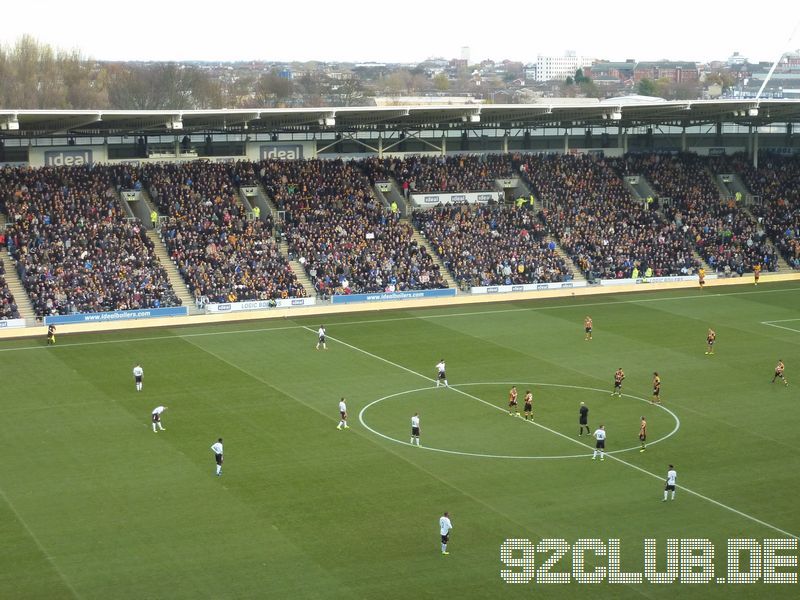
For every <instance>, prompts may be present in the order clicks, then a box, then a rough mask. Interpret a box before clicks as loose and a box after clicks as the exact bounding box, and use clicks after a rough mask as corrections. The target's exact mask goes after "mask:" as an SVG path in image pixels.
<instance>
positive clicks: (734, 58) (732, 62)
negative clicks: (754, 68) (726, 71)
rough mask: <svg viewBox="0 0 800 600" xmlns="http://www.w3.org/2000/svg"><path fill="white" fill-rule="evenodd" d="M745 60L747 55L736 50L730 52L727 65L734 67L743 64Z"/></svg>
mask: <svg viewBox="0 0 800 600" xmlns="http://www.w3.org/2000/svg"><path fill="white" fill-rule="evenodd" d="M746 62H747V57H746V56H742V55H741V54H739V53H738V52H734V53H733V54H731V55H730V56H729V57H728V62H727V64H728V66H729V67H736V66H738V65H743V64H745V63H746Z"/></svg>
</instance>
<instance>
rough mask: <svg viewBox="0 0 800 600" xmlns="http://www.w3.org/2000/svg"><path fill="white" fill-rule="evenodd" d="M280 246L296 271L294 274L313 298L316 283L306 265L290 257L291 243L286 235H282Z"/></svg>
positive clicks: (307, 294)
mask: <svg viewBox="0 0 800 600" xmlns="http://www.w3.org/2000/svg"><path fill="white" fill-rule="evenodd" d="M278 248H279V249H280V251H281V254H282V255H283V256H285V257H286V258H287V260H288V261H289V266H290V267H292V271H294V274H295V275H297V281H299V282H300V284H301V285H302V286H303V288H304V289H305V290H306V296H308V297H309V298H313V297H314V295H315V294H316V293H317V292H316V290H315V289H314V284H313V283H312V281H311V278H310V277H309V276H308V273H306V269H305V267H303V265H302V264H300V261H299V260H297V259H295V258H290V257H289V243H288V242H287V241H286V238H285V237H284V236H281V241H280V243H279V244H278Z"/></svg>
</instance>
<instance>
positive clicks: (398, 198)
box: [375, 177, 411, 217]
mask: <svg viewBox="0 0 800 600" xmlns="http://www.w3.org/2000/svg"><path fill="white" fill-rule="evenodd" d="M389 183H391V184H392V187H391V189H390V190H389V191H388V192H380V190H379V189H378V186H377V185H376V186H375V192H376V193H378V192H380V194H381V195H382V196H383V197H384V199H385V200H386V206H391V205H392V200H394V201H395V202H397V209H398V210H399V211H400V214H401V215H402V216H404V217H408V216H410V215H411V207H410V201H409V202H406V199H405V198H403V194H401V193H400V192H399V189H400V187H399V186H398V185H397V180H396V179H395V178H394V177H390V178H389Z"/></svg>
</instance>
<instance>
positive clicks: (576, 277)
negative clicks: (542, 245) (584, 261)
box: [544, 235, 586, 281]
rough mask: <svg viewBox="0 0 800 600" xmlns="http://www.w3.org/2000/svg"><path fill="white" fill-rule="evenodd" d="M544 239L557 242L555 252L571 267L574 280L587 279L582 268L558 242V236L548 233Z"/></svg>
mask: <svg viewBox="0 0 800 600" xmlns="http://www.w3.org/2000/svg"><path fill="white" fill-rule="evenodd" d="M544 241H546V242H547V243H550V242H554V243H555V245H556V249H555V253H556V255H557V256H558V257H559V258H560V259H561V260H563V261H564V262H565V263H566V264H567V266H568V267H569V269H570V271H571V272H572V280H573V281H586V277H584V275H583V271H581V270H580V268H579V267H578V265H576V264H575V263H574V262H572V259H571V258H570V257H569V254H567V253H566V252H564V249H563V248H562V247H561V246H560V245H559V244H558V240H557V239H556V238H554V237H552V236H549V235H548V236H547V237H546V238H544Z"/></svg>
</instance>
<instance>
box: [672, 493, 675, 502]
mask: <svg viewBox="0 0 800 600" xmlns="http://www.w3.org/2000/svg"><path fill="white" fill-rule="evenodd" d="M672 499H673V500H675V492H672Z"/></svg>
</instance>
